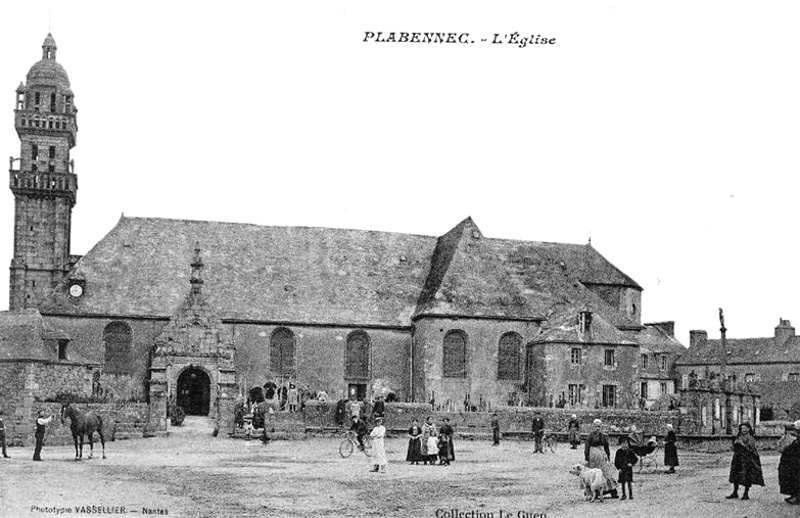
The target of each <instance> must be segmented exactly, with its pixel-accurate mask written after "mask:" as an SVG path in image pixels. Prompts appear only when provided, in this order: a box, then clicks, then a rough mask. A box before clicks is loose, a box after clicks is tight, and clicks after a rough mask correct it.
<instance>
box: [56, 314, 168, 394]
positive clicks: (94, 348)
mask: <svg viewBox="0 0 800 518" xmlns="http://www.w3.org/2000/svg"><path fill="white" fill-rule="evenodd" d="M46 320H47V322H48V323H50V325H52V326H53V327H55V328H57V329H61V330H63V331H64V332H65V333H66V334H67V335H69V336H70V337H71V338H72V340H71V341H70V343H69V351H70V354H74V355H76V357H80V358H81V359H83V360H85V361H87V362H93V363H97V364H99V365H100V367H99V369H100V371H101V373H102V374H101V379H100V383H101V385H102V386H103V388H104V389H106V390H109V391H110V392H111V393H112V394H113V395H114V396H115V397H119V398H123V399H132V398H138V399H145V398H146V397H147V391H148V386H147V379H148V377H149V369H150V351H151V349H152V347H153V344H154V343H155V339H156V337H157V336H158V335H159V334H160V333H161V331H162V329H163V328H164V326H165V325H166V324H167V319H163V320H155V319H136V318H127V319H111V318H85V317H66V316H59V317H53V316H46ZM111 322H125V323H126V324H128V326H130V328H131V351H130V374H124V375H119V374H111V373H106V372H104V370H103V364H104V363H105V344H104V342H103V332H104V330H105V328H106V326H108V325H109V324H110V323H111Z"/></svg>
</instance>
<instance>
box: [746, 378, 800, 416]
mask: <svg viewBox="0 0 800 518" xmlns="http://www.w3.org/2000/svg"><path fill="white" fill-rule="evenodd" d="M748 385H749V387H750V390H751V391H753V392H755V393H756V394H759V395H760V396H761V400H760V403H761V406H762V407H778V408H783V409H785V410H788V409H789V408H791V407H792V405H794V404H795V403H797V402H798V401H800V383H798V382H796V381H759V382H755V383H750V384H748Z"/></svg>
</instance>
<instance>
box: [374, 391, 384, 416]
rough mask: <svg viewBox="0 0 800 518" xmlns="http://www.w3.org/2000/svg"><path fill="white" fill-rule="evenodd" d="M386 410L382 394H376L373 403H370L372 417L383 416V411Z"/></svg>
mask: <svg viewBox="0 0 800 518" xmlns="http://www.w3.org/2000/svg"><path fill="white" fill-rule="evenodd" d="M385 410H386V408H385V405H384V404H383V396H378V397H377V399H376V400H375V404H374V405H372V417H373V418H378V417H383V413H384V411H385Z"/></svg>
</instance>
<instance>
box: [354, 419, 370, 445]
mask: <svg viewBox="0 0 800 518" xmlns="http://www.w3.org/2000/svg"><path fill="white" fill-rule="evenodd" d="M350 429H351V430H352V431H354V432H355V433H356V440H357V441H358V449H359V451H364V436H365V435H367V434H368V433H369V430H368V429H367V423H365V422H364V421H363V420H362V419H361V418H360V417H358V416H357V415H354V416H353V424H352V426H350Z"/></svg>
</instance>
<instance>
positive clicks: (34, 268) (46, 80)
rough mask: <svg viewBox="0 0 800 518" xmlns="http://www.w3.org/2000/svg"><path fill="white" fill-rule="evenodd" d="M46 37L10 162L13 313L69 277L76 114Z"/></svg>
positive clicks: (23, 101)
mask: <svg viewBox="0 0 800 518" xmlns="http://www.w3.org/2000/svg"><path fill="white" fill-rule="evenodd" d="M56 50H57V47H56V40H55V39H54V38H53V35H52V34H50V33H48V34H47V37H46V38H45V39H44V42H43V43H42V59H41V60H39V61H37V62H36V63H34V65H33V66H32V67H31V69H30V70H29V71H28V75H27V78H26V79H27V81H26V83H24V84H20V85H19V87H17V89H16V92H15V93H16V100H15V109H14V127H15V129H16V130H17V135H18V136H19V139H20V151H19V156H18V157H17V158H14V157H12V158H11V160H10V161H9V162H10V164H9V174H10V182H9V184H10V187H11V192H13V193H14V198H15V214H14V257H13V259H12V260H11V282H10V285H9V291H10V294H9V295H10V296H9V306H10V309H12V310H16V309H25V308H35V307H37V306H38V305H39V303H40V302H42V301H43V300H44V298H45V297H46V296H47V294H48V293H49V292H50V291H51V290H52V289H53V288H54V287H55V286H56V285H57V284H58V283H59V282H60V281H61V280H62V279H63V278H64V276H65V275H66V274H67V273H68V272H69V270H70V267H71V263H70V255H69V252H70V232H71V220H72V207H73V206H74V205H75V202H76V196H77V191H78V178H77V176H76V175H75V171H74V164H73V161H72V160H71V159H70V149H72V148H73V147H74V146H75V141H76V138H77V134H78V124H77V111H78V110H77V108H75V103H74V99H73V94H72V89H71V88H70V84H69V77H68V76H67V72H66V70H64V67H62V66H61V65H60V64H59V63H57V62H56Z"/></svg>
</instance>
